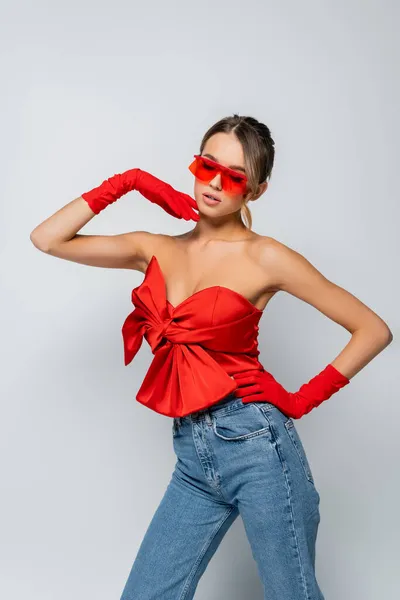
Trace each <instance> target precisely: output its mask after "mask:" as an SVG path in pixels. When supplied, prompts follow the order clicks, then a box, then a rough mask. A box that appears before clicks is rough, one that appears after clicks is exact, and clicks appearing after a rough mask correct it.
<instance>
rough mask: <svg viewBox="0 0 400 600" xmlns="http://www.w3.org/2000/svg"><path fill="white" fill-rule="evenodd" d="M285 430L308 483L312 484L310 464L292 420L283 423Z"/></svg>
mask: <svg viewBox="0 0 400 600" xmlns="http://www.w3.org/2000/svg"><path fill="white" fill-rule="evenodd" d="M285 428H286V431H287V433H288V435H289V438H290V439H291V440H292V443H293V445H294V447H295V448H296V451H297V454H298V457H299V459H300V462H301V464H302V466H303V469H304V473H305V474H306V477H307V479H308V481H310V482H311V483H312V484H314V477H313V474H312V472H311V468H310V464H309V462H308V459H307V455H306V452H305V450H304V446H303V443H302V441H301V439H300V436H299V433H298V431H297V429H296V427H295V426H294V423H293V421H292V419H288V420H287V421H285Z"/></svg>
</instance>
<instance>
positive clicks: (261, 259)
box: [254, 235, 315, 290]
mask: <svg viewBox="0 0 400 600" xmlns="http://www.w3.org/2000/svg"><path fill="white" fill-rule="evenodd" d="M254 249H255V253H256V256H257V261H258V264H259V265H260V267H261V268H262V269H263V271H265V272H266V273H268V277H269V279H270V283H271V285H272V286H273V287H274V288H276V289H279V290H284V289H286V283H287V281H288V280H290V279H291V278H292V277H293V275H294V274H295V273H296V271H298V270H302V271H304V270H307V267H308V268H309V270H310V271H311V270H314V271H315V268H314V267H313V265H312V264H311V263H310V261H309V260H307V258H305V256H303V255H302V254H301V253H300V252H299V251H297V250H295V249H294V248H291V247H290V246H288V245H287V244H285V243H283V242H281V241H279V240H277V239H276V238H273V237H270V236H262V235H260V236H258V239H257V240H256V241H255V245H254Z"/></svg>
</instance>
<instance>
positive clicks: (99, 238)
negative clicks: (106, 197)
mask: <svg viewBox="0 0 400 600" xmlns="http://www.w3.org/2000/svg"><path fill="white" fill-rule="evenodd" d="M95 216H96V214H95V213H94V212H93V211H92V209H91V208H90V207H89V205H88V203H87V202H86V200H84V199H83V198H82V197H81V196H79V198H75V200H72V201H71V202H69V203H68V204H66V205H65V206H63V207H62V208H60V209H59V210H58V211H57V212H55V213H54V214H53V215H51V216H50V217H48V218H47V219H46V220H45V221H43V222H42V223H40V224H39V225H38V226H37V227H35V229H34V230H33V231H32V232H31V234H30V239H31V241H32V243H33V244H34V246H35V247H36V248H38V250H41V252H45V253H46V254H51V255H52V256H56V257H58V258H63V259H65V260H70V261H73V262H77V263H81V264H85V265H90V266H93V267H108V268H115V269H136V270H138V271H143V270H144V268H145V261H146V255H147V252H146V244H148V243H149V239H150V237H151V235H152V234H150V233H149V232H146V231H133V232H129V233H122V234H119V235H82V234H78V233H77V232H78V231H79V230H80V229H82V227H83V226H84V225H86V223H88V222H89V221H90V220H91V219H92V218H93V217H95Z"/></svg>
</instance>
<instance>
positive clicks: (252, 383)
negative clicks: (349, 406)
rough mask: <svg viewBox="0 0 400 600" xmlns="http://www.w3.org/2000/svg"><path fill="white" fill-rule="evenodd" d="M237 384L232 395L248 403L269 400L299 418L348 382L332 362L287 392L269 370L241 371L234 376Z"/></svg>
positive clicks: (286, 413)
mask: <svg viewBox="0 0 400 600" xmlns="http://www.w3.org/2000/svg"><path fill="white" fill-rule="evenodd" d="M234 378H235V381H237V383H238V386H239V387H238V389H237V390H235V395H238V396H239V397H241V398H242V401H243V403H244V404H246V403H247V402H270V403H271V404H274V405H275V406H276V407H277V408H278V409H279V410H280V411H281V412H283V413H284V414H285V415H286V416H288V417H292V418H294V419H300V418H301V417H302V416H304V415H305V414H307V413H309V412H310V411H311V410H312V409H313V408H317V406H319V405H320V404H321V403H322V402H324V401H325V400H329V398H330V397H331V396H332V395H333V394H335V393H336V392H338V391H339V390H340V389H341V388H342V387H344V386H345V385H347V384H348V383H350V380H349V379H348V378H347V377H346V376H345V375H343V374H342V373H340V371H338V370H337V369H336V368H335V367H334V366H333V365H331V364H328V365H327V366H326V367H325V368H324V369H323V370H322V371H321V372H320V373H318V375H315V377H313V378H312V379H310V381H309V382H308V383H304V384H303V385H302V386H301V387H300V389H299V390H298V391H297V392H294V393H293V392H287V391H286V390H285V388H284V387H283V386H282V385H281V384H280V383H279V382H278V381H277V380H276V379H275V378H274V377H273V375H271V373H268V371H265V370H262V371H258V370H256V371H249V372H247V373H245V372H242V373H238V374H237V375H235V376H234Z"/></svg>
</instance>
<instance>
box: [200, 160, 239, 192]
mask: <svg viewBox="0 0 400 600" xmlns="http://www.w3.org/2000/svg"><path fill="white" fill-rule="evenodd" d="M193 156H194V161H193V162H192V163H191V164H190V165H189V170H190V171H191V173H193V175H194V176H195V177H198V175H197V173H196V171H197V169H196V167H197V165H198V164H199V162H200V161H202V162H204V163H205V164H206V165H207V164H208V165H210V166H211V167H213V168H214V169H216V171H217V172H219V173H221V180H222V189H223V190H224V191H225V192H228V193H229V192H231V193H234V194H244V193H245V192H246V189H247V182H248V179H247V176H246V175H245V174H244V173H242V172H240V171H235V170H234V169H230V168H229V167H225V166H224V165H221V164H220V163H218V162H216V161H214V160H211V159H210V158H208V157H206V156H202V155H201V154H194V155H193ZM215 176H216V174H214V173H211V174H210V177H208V178H204V179H203V178H201V177H198V179H200V181H203V182H204V183H209V182H210V181H211V180H212V179H214V177H215ZM234 177H237V178H238V179H240V182H235V181H234V179H233V178H234Z"/></svg>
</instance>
